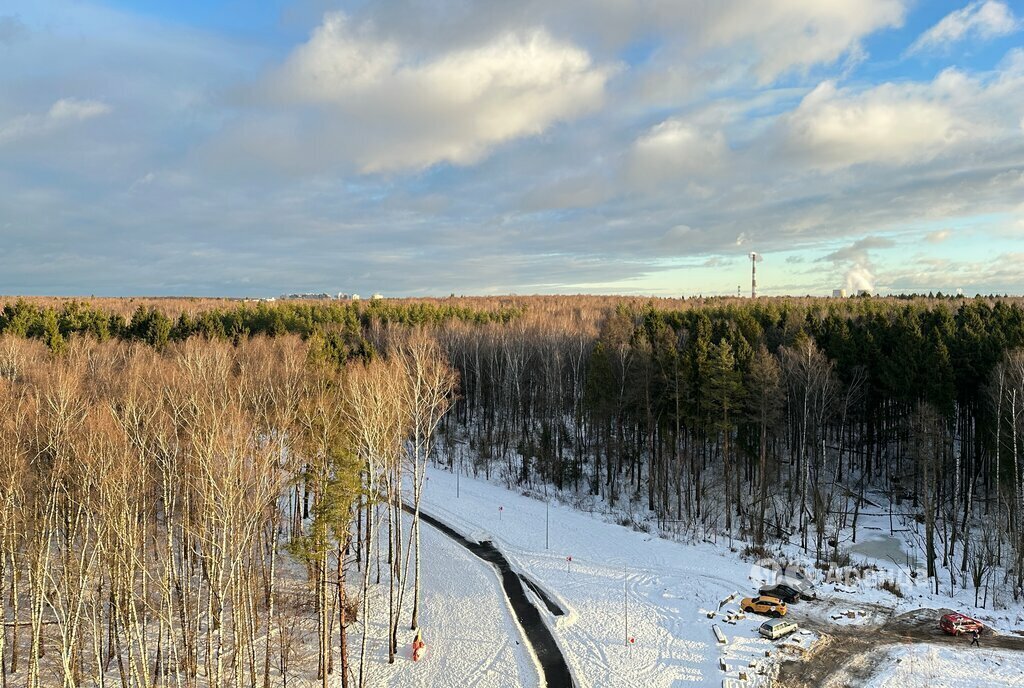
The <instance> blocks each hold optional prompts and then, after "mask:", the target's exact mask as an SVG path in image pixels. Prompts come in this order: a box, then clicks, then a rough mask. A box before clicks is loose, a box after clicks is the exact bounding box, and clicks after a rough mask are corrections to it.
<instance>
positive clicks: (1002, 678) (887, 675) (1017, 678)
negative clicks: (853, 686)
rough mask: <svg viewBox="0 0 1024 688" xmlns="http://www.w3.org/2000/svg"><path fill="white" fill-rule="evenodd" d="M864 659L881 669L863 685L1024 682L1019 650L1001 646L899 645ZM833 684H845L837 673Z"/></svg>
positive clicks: (950, 686) (998, 687) (960, 686)
mask: <svg viewBox="0 0 1024 688" xmlns="http://www.w3.org/2000/svg"><path fill="white" fill-rule="evenodd" d="M875 654H878V655H881V656H870V655H869V656H865V657H864V658H863V661H865V662H872V663H877V664H878V666H879V667H880V669H879V671H878V672H877V673H876V674H875V675H874V676H873V677H872V678H871V679H869V680H868V683H866V684H864V688H977V687H978V686H985V687H986V688H1003V687H1008V686H1024V666H1022V665H1021V660H1020V654H1019V653H1014V652H1005V651H999V650H987V651H983V652H982V651H977V650H975V649H973V648H969V649H966V650H965V649H961V648H949V647H939V646H935V645H900V646H892V647H888V648H884V649H880V650H876V651H875V653H872V655H875ZM833 685H836V686H841V685H846V683H845V682H844V681H843V680H842V678H841V677H836V680H835V682H834V683H833Z"/></svg>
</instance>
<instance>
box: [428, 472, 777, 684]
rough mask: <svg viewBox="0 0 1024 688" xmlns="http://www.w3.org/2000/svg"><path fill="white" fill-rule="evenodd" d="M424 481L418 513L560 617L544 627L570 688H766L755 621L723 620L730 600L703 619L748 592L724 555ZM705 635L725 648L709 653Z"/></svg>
mask: <svg viewBox="0 0 1024 688" xmlns="http://www.w3.org/2000/svg"><path fill="white" fill-rule="evenodd" d="M428 476H429V477H428V482H427V487H426V489H425V492H424V497H423V508H424V510H425V511H426V512H428V513H430V514H432V515H434V516H436V517H438V518H440V519H441V520H442V521H445V522H447V523H449V524H450V525H452V526H453V527H455V528H456V529H457V530H459V531H461V532H462V533H463V534H465V535H467V536H469V537H471V538H473V539H476V540H478V541H483V540H492V541H493V542H494V543H495V545H497V546H498V547H499V548H500V549H501V550H502V552H503V553H504V554H505V556H506V557H507V558H508V560H509V561H510V562H511V563H512V565H513V566H515V567H516V568H518V570H519V571H520V572H521V573H524V574H526V575H527V576H529V577H530V578H532V579H533V580H534V581H536V582H537V583H539V584H540V586H541V587H542V588H544V589H545V590H546V591H547V592H548V593H549V594H550V595H551V596H552V597H553V598H554V599H555V600H556V601H557V602H558V604H559V605H560V606H562V607H563V609H565V610H566V615H565V616H563V617H558V618H556V617H553V616H550V615H549V616H548V617H547V618H548V619H549V621H550V622H551V624H552V625H553V626H554V634H555V637H556V639H557V640H558V642H559V644H560V645H561V647H562V648H563V651H564V654H565V655H566V659H567V661H568V662H569V666H570V668H571V669H572V672H573V675H574V677H575V679H576V682H577V684H578V685H579V686H580V687H581V688H586V687H590V686H594V687H598V686H622V687H624V688H634V687H635V688H651V687H654V686H665V687H666V688H682V687H683V686H687V685H694V686H703V685H716V686H718V685H722V681H723V680H724V679H727V678H738V677H739V674H740V672H743V673H745V674H746V675H747V676H748V677H749V679H750V680H748V681H747V682H746V683H745V684H744V685H747V686H757V685H759V684H760V685H765V684H766V680H765V677H764V676H762V675H759V674H758V673H757V669H758V666H757V665H765V666H767V662H765V659H766V656H765V653H766V651H768V652H771V653H772V654H773V655H774V654H776V653H778V652H780V650H778V649H776V647H775V643H772V642H770V641H768V640H765V639H763V638H761V637H759V636H758V635H757V628H758V626H759V625H760V624H761V623H762V622H763V621H764V618H763V617H757V616H747V617H745V618H740V619H737V620H735V621H734V622H729V621H727V619H726V614H727V612H728V611H735V610H736V609H737V607H736V602H737V601H738V599H739V598H738V597H737V598H735V599H734V600H733V601H732V602H731V603H729V604H727V605H726V606H724V607H723V608H722V610H721V612H720V613H719V614H718V615H717V616H716V618H715V619H709V618H708V617H707V612H708V611H716V612H718V610H719V605H720V603H721V602H722V600H724V599H726V598H728V597H730V596H731V595H733V593H739V594H740V596H745V595H748V594H750V593H751V592H752V591H753V588H752V585H753V584H752V583H751V581H750V579H749V573H750V564H747V563H744V562H743V561H741V560H740V559H739V557H737V556H736V555H729V554H724V553H723V552H721V551H720V550H719V549H717V548H715V547H714V546H711V545H704V544H701V545H693V546H681V545H679V544H677V543H673V542H669V541H667V540H662V539H660V538H657V537H653V536H651V535H650V534H647V533H641V532H637V531H634V530H631V529H628V528H624V527H622V526H618V525H615V524H610V523H606V522H604V521H601V520H598V519H595V518H593V517H591V516H589V515H587V514H584V513H581V512H578V511H576V510H575V509H573V508H571V507H567V506H556V505H551V506H550V507H549V511H548V510H547V509H546V508H545V504H544V503H543V502H540V501H538V500H535V499H531V498H529V497H524V496H522V495H519V494H516V493H514V492H509V491H508V490H505V489H503V488H501V487H498V486H495V485H492V484H489V483H486V482H483V481H479V480H472V479H468V478H465V477H463V478H462V479H461V484H460V485H459V486H458V488H457V486H456V478H455V476H454V475H452V474H451V473H447V472H444V471H439V470H431V471H430V472H429V473H428ZM457 494H458V496H456V495H457ZM546 511H547V513H546ZM546 517H549V524H550V528H549V536H550V547H549V548H545V520H546ZM426 530H427V528H426V527H425V528H424V532H426ZM569 557H572V560H571V561H569V559H568V558H569ZM545 613H546V612H545ZM713 624H717V625H718V626H719V627H720V628H721V629H722V631H723V632H724V633H725V635H726V637H727V639H728V642H727V644H725V645H721V644H719V643H718V641H717V640H716V638H715V636H714V633H713V630H712V626H713ZM424 627H425V628H427V629H430V625H429V623H424ZM466 632H467V633H469V634H472V633H474V632H475V631H474V630H471V629H468V628H467V629H466ZM431 633H433V631H431ZM630 640H632V642H630ZM428 642H429V641H428ZM778 642H779V643H780V644H781V642H782V641H778ZM434 657H436V654H435V655H434ZM720 661H724V664H725V667H726V671H723V670H722V668H721V665H720ZM751 663H754V664H755V666H754V667H751V666H750V665H751ZM437 685H441V684H437ZM524 685H527V684H524Z"/></svg>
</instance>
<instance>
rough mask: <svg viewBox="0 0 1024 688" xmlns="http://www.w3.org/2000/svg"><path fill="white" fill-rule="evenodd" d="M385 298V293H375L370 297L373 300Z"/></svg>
mask: <svg viewBox="0 0 1024 688" xmlns="http://www.w3.org/2000/svg"><path fill="white" fill-rule="evenodd" d="M383 298H384V295H383V294H374V295H373V296H371V297H370V300H371V301H380V300H381V299H383Z"/></svg>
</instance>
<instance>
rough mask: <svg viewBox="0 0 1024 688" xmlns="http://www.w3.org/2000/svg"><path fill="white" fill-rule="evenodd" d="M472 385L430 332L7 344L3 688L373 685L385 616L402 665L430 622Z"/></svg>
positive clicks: (1, 509) (2, 419)
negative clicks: (434, 547) (429, 592)
mask: <svg viewBox="0 0 1024 688" xmlns="http://www.w3.org/2000/svg"><path fill="white" fill-rule="evenodd" d="M455 383H456V381H455V377H454V373H453V371H452V370H451V368H450V367H449V366H448V365H447V364H446V362H445V360H444V356H443V355H442V353H441V351H440V349H439V347H438V346H437V344H436V342H435V341H434V340H432V339H431V338H430V337H429V336H426V335H425V334H424V333H423V332H422V330H420V329H406V330H403V331H402V332H401V333H398V332H395V333H393V336H392V337H390V338H389V341H388V344H387V346H386V347H382V348H381V349H379V350H378V354H377V355H375V356H373V357H372V360H367V361H363V360H359V359H353V360H351V361H349V362H348V363H347V364H346V365H344V366H339V365H338V364H337V363H336V361H335V360H334V359H333V356H332V354H331V352H330V351H329V350H328V349H326V348H325V347H324V345H323V341H322V340H318V339H316V338H315V337H312V338H310V339H308V340H305V341H304V340H301V339H300V338H298V337H296V336H293V335H288V336H281V337H276V338H267V337H252V338H245V339H240V340H239V341H238V342H237V343H232V342H227V341H219V340H217V339H203V338H198V337H193V338H191V339H188V340H187V341H184V342H170V343H168V344H167V345H166V346H165V347H164V348H163V349H162V350H158V349H157V348H156V347H152V346H147V345H143V344H140V343H133V342H119V341H107V342H98V341H96V340H95V339H86V338H75V339H72V340H70V341H69V342H68V343H67V345H66V346H65V347H63V348H61V349H60V350H59V351H51V350H48V349H47V348H46V347H44V346H43V345H42V344H41V343H39V342H35V341H31V340H28V339H24V338H15V337H12V336H10V335H9V334H8V335H6V336H2V337H0V620H2V622H3V624H2V626H0V686H3V687H4V688H6V686H8V685H21V686H27V687H28V688H41V687H42V686H54V685H63V686H66V687H69V688H71V687H75V686H86V685H88V686H106V685H111V686H113V685H118V686H137V687H139V688H150V687H151V686H161V685H174V686H186V687H192V686H229V685H230V686H239V687H240V686H263V687H264V688H266V687H267V686H271V685H282V686H287V685H288V684H289V681H290V680H291V681H294V680H295V679H301V680H302V681H303V683H304V684H306V685H308V684H309V682H310V681H312V680H313V679H314V677H315V678H317V679H319V680H318V681H317V682H318V683H319V684H320V685H323V686H325V687H326V686H327V685H328V684H329V683H330V684H331V685H339V684H340V685H342V686H348V685H358V686H365V685H370V681H369V678H370V673H369V671H368V661H370V659H371V658H370V653H371V651H372V650H371V649H370V646H368V640H370V635H371V634H372V633H373V628H374V627H375V625H376V624H375V623H374V622H371V617H373V618H379V617H382V616H385V615H386V621H387V628H388V631H387V634H386V638H379V640H380V641H384V642H380V645H381V646H383V645H385V644H386V646H387V648H388V650H387V653H386V657H387V659H389V660H390V661H394V657H395V652H396V650H397V643H398V637H399V627H400V624H406V625H408V626H411V627H412V628H414V629H415V628H416V626H417V624H418V614H419V603H420V590H419V585H420V563H419V562H420V550H419V521H418V516H417V515H415V514H418V505H419V495H420V493H421V488H422V485H423V478H424V467H425V464H426V460H427V456H428V455H429V454H430V452H431V449H432V443H433V441H434V434H435V429H436V427H437V425H438V423H439V421H440V419H441V417H442V416H443V415H444V413H445V412H446V411H447V409H448V407H449V404H450V400H451V396H452V392H453V389H454V387H455ZM403 485H405V489H404V490H403ZM403 497H404V501H406V502H408V503H410V504H412V505H413V510H414V516H413V517H412V520H411V525H410V524H409V523H408V519H406V523H405V525H404V526H403V519H402V516H401V514H402V507H403ZM286 551H287V553H288V556H285V552H286ZM382 551H383V554H382ZM296 563H297V564H298V568H296ZM373 600H376V602H374V601H373ZM353 625H358V627H359V629H360V644H359V650H358V651H357V652H356V653H355V659H352V660H350V650H349V643H348V640H347V639H348V634H349V629H350V627H352V626H353ZM374 640H378V639H374ZM376 644H377V643H376V642H375V645H376ZM384 658H385V657H384V656H381V657H379V658H378V661H383V660H384Z"/></svg>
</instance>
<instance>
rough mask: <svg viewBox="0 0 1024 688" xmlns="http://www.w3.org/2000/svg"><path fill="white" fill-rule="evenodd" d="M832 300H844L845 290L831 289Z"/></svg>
mask: <svg viewBox="0 0 1024 688" xmlns="http://www.w3.org/2000/svg"><path fill="white" fill-rule="evenodd" d="M832 298H833V299H845V298H846V290H845V289H833V290H832Z"/></svg>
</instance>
